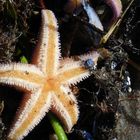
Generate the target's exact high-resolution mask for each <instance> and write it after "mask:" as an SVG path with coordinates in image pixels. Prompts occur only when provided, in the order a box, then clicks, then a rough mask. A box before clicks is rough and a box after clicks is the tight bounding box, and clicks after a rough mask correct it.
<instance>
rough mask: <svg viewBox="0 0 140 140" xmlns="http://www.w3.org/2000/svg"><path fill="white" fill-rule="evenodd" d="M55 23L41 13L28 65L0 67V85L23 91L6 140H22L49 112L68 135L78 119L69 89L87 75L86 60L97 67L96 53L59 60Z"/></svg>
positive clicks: (48, 12) (50, 15) (46, 13)
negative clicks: (21, 99) (37, 32)
mask: <svg viewBox="0 0 140 140" xmlns="http://www.w3.org/2000/svg"><path fill="white" fill-rule="evenodd" d="M57 30H58V27H57V20H56V18H55V16H54V14H53V13H52V12H51V11H49V10H42V26H41V34H40V38H39V42H38V45H37V47H36V50H35V52H34V55H33V59H32V64H22V63H11V64H0V83H3V84H6V85H11V86H13V87H16V88H19V89H22V90H24V93H25V96H24V98H23V101H22V103H21V106H20V109H19V110H18V112H17V115H16V117H15V118H16V119H15V121H14V123H13V125H12V127H11V129H10V131H9V134H8V139H12V140H21V139H23V138H24V137H25V136H26V135H27V134H28V133H29V132H30V131H31V130H32V129H33V128H34V127H35V126H36V125H37V124H38V123H39V122H40V121H41V119H42V118H43V117H44V116H45V114H46V113H47V112H48V111H49V110H51V111H52V112H54V113H55V114H56V115H57V116H58V118H59V119H60V120H61V122H62V123H63V125H64V127H65V130H66V131H67V132H70V130H71V128H72V127H73V125H74V124H75V123H76V121H77V119H78V114H79V112H78V106H77V102H76V98H75V97H74V95H73V94H72V91H71V90H70V87H69V86H70V85H71V84H75V83H77V82H79V81H82V80H83V79H84V78H86V77H88V76H89V75H90V72H89V71H88V70H87V69H85V67H84V65H83V64H82V62H83V61H85V60H87V59H88V58H90V59H92V60H93V61H94V63H95V64H96V63H97V59H98V56H99V55H98V53H97V52H93V53H91V54H88V55H83V56H79V59H78V60H73V59H71V58H66V59H63V60H62V59H61V60H60V58H61V55H60V48H59V34H58V31H57Z"/></svg>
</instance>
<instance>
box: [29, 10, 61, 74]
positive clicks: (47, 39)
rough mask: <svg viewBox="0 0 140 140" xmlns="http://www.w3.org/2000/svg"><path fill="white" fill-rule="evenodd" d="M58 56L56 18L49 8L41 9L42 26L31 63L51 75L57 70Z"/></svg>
mask: <svg viewBox="0 0 140 140" xmlns="http://www.w3.org/2000/svg"><path fill="white" fill-rule="evenodd" d="M59 57H60V49H59V33H58V27H57V20H56V18H55V16H54V14H53V12H52V11H50V10H42V26H41V34H40V38H39V41H38V45H37V47H36V50H35V52H34V55H33V59H32V63H33V64H35V65H37V66H38V67H39V68H40V69H41V70H42V71H43V72H44V73H46V74H47V75H49V76H51V75H54V74H55V73H56V71H57V68H58V64H59Z"/></svg>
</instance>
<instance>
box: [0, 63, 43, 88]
mask: <svg viewBox="0 0 140 140" xmlns="http://www.w3.org/2000/svg"><path fill="white" fill-rule="evenodd" d="M42 81H43V73H42V72H41V71H40V70H39V69H38V68H37V67H35V66H33V65H29V64H22V63H11V64H0V83H3V84H7V85H12V86H15V87H17V88H19V89H26V90H33V89H34V88H36V87H38V86H39V85H40V84H41V82H42Z"/></svg>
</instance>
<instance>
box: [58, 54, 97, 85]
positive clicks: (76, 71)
mask: <svg viewBox="0 0 140 140" xmlns="http://www.w3.org/2000/svg"><path fill="white" fill-rule="evenodd" d="M98 57H99V54H98V53H97V52H92V53H90V54H88V55H81V56H79V57H78V61H74V60H73V59H69V60H67V59H66V60H63V62H62V68H61V67H60V70H59V76H60V79H61V82H62V83H65V84H76V83H77V82H80V81H82V80H83V79H85V78H87V77H88V76H90V72H89V70H88V69H86V68H85V66H84V62H85V61H86V60H87V59H92V60H93V61H94V64H95V65H96V64H97V61H98Z"/></svg>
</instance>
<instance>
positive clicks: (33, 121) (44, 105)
mask: <svg viewBox="0 0 140 140" xmlns="http://www.w3.org/2000/svg"><path fill="white" fill-rule="evenodd" d="M50 106H51V94H50V93H49V92H43V91H42V89H39V90H38V91H37V92H36V93H33V94H32V95H31V98H30V99H29V100H28V101H27V102H26V104H25V105H24V107H23V108H21V109H20V110H19V112H18V116H17V117H16V120H15V123H14V125H13V127H12V128H11V130H10V132H9V135H8V138H9V139H11V140H22V139H23V138H24V137H25V136H26V135H27V134H28V133H29V132H30V131H31V130H32V129H33V128H34V127H35V126H36V125H37V124H38V123H39V122H40V121H41V120H42V119H43V117H44V116H45V114H46V112H48V111H49V108H50Z"/></svg>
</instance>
